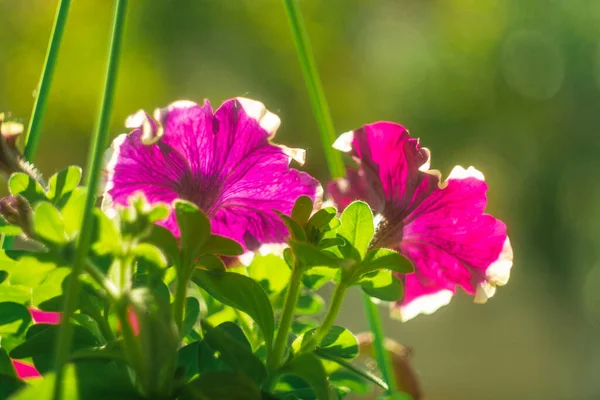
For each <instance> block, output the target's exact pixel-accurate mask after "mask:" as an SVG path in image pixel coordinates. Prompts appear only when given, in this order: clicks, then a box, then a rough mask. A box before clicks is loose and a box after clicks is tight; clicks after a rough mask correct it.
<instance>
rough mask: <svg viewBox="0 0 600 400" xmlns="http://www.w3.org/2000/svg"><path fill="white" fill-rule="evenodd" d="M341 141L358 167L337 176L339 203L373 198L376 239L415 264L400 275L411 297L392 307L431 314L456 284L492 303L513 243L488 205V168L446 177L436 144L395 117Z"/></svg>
mask: <svg viewBox="0 0 600 400" xmlns="http://www.w3.org/2000/svg"><path fill="white" fill-rule="evenodd" d="M334 147H335V148H337V149H338V150H341V151H344V152H348V153H350V154H351V155H352V156H353V157H354V159H355V160H356V162H357V164H358V169H351V168H349V169H348V175H347V177H346V178H343V179H338V180H336V181H333V182H331V183H330V184H329V186H328V192H329V194H330V196H331V197H332V198H333V200H334V201H335V202H336V203H337V205H338V206H339V207H340V208H344V207H346V206H347V205H348V204H349V203H350V202H351V201H353V200H356V199H361V200H364V201H366V202H368V203H369V204H370V205H371V207H372V208H373V210H374V212H375V213H378V214H380V216H381V222H379V224H378V227H377V231H376V233H375V237H374V239H373V242H372V244H371V246H372V247H373V248H378V247H387V248H393V249H396V250H398V251H400V252H401V253H402V254H403V255H404V256H406V257H407V258H408V259H410V260H411V261H412V263H413V264H414V267H415V272H414V273H411V274H409V275H406V276H403V277H401V279H403V280H404V285H405V294H404V299H403V301H402V302H399V303H398V304H394V305H393V307H392V315H395V316H396V317H399V318H400V319H402V320H404V321H405V320H408V319H411V318H413V317H415V316H416V315H418V314H421V313H424V314H431V313H433V312H434V311H435V310H437V309H438V308H439V307H441V306H443V305H446V304H448V303H449V302H450V300H451V299H452V296H453V295H454V294H455V292H456V287H457V286H460V287H462V288H463V289H464V290H465V291H466V292H467V293H468V294H470V295H474V296H475V302H476V303H485V302H486V301H487V299H488V298H489V297H491V296H492V295H493V294H494V292H495V288H496V286H498V285H504V284H506V283H507V281H508V278H509V274H510V268H511V267H512V257H513V254H512V248H511V246H510V241H509V240H508V236H507V234H506V226H505V225H504V223H503V222H502V221H500V220H497V219H495V218H494V217H492V216H491V215H488V214H484V212H483V211H484V209H485V206H486V204H487V198H486V191H487V185H486V183H485V181H484V177H483V174H482V173H481V172H479V171H478V170H476V169H475V168H473V167H469V168H468V169H464V168H462V167H459V166H457V167H454V169H453V170H452V172H451V173H450V175H449V176H448V178H447V179H446V180H445V181H443V182H442V180H441V174H440V172H439V171H436V170H430V169H429V165H430V154H429V150H427V149H425V148H421V147H420V146H419V141H418V139H413V138H411V137H410V135H409V133H408V131H407V130H406V129H405V128H404V127H402V126H401V125H398V124H394V123H391V122H378V123H374V124H371V125H365V126H363V127H362V128H360V129H358V130H355V131H353V132H348V133H344V134H342V135H341V136H340V137H339V138H338V140H337V141H336V142H335V144H334Z"/></svg>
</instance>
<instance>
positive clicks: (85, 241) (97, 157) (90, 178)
mask: <svg viewBox="0 0 600 400" xmlns="http://www.w3.org/2000/svg"><path fill="white" fill-rule="evenodd" d="M127 4H128V0H117V3H116V6H115V12H114V22H113V30H112V37H111V43H110V50H109V53H108V66H107V71H106V82H105V85H104V93H103V97H102V103H101V106H100V116H99V118H98V122H97V125H96V131H95V135H94V140H93V142H92V146H91V149H90V154H91V159H90V161H89V164H88V174H87V185H88V191H87V195H86V199H85V207H84V210H83V222H82V224H81V230H80V232H81V233H80V236H79V240H78V243H77V251H76V252H75V260H74V262H73V272H72V274H71V279H70V280H69V284H68V287H67V290H66V293H65V305H64V315H63V319H62V322H61V325H60V332H59V336H58V343H57V347H56V354H55V370H56V381H55V382H56V383H55V385H54V400H60V398H61V395H62V381H63V372H64V371H63V369H64V366H65V364H66V362H67V360H68V358H69V349H70V347H71V346H70V344H71V337H72V329H71V325H70V324H69V320H70V319H71V316H72V315H73V311H74V310H75V308H76V305H77V301H78V298H79V289H80V288H79V275H80V274H81V272H82V271H83V270H84V267H85V261H86V258H87V255H88V251H89V249H90V244H91V240H92V230H91V228H92V225H93V214H92V210H93V207H94V204H95V202H96V188H97V186H98V182H99V180H100V175H101V172H102V171H101V167H102V158H103V153H104V149H105V148H106V145H107V143H106V142H107V138H108V127H109V123H110V117H111V111H112V106H113V99H114V93H115V87H116V81H117V67H118V64H119V56H120V54H121V44H122V39H123V31H124V28H125V15H126V11H127Z"/></svg>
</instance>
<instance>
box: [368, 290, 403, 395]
mask: <svg viewBox="0 0 600 400" xmlns="http://www.w3.org/2000/svg"><path fill="white" fill-rule="evenodd" d="M363 300H364V303H365V312H366V314H367V318H368V320H369V326H370V327H371V332H372V333H373V348H374V349H375V359H376V360H377V364H378V365H379V369H380V370H381V374H382V375H383V380H384V381H385V382H386V383H387V385H388V391H387V392H388V394H393V393H396V392H397V391H398V386H397V384H396V379H395V375H394V365H393V364H392V359H391V358H390V353H389V352H388V351H387V349H386V348H385V334H384V333H383V325H382V324H381V318H380V317H379V310H378V309H377V305H376V304H375V303H373V300H371V298H370V297H369V295H367V294H366V293H363Z"/></svg>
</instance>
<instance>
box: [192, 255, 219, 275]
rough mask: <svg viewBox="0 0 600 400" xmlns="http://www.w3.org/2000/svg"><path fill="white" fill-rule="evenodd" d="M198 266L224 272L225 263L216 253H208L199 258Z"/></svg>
mask: <svg viewBox="0 0 600 400" xmlns="http://www.w3.org/2000/svg"><path fill="white" fill-rule="evenodd" d="M196 268H202V269H205V270H207V271H211V272H215V273H224V272H225V263H223V260H221V259H220V258H219V257H217V256H215V255H212V254H206V255H204V256H202V257H200V258H199V259H198V261H197V262H196Z"/></svg>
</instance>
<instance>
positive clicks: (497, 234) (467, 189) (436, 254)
mask: <svg viewBox="0 0 600 400" xmlns="http://www.w3.org/2000/svg"><path fill="white" fill-rule="evenodd" d="M486 190H487V185H486V184H485V181H484V180H483V174H481V172H479V171H477V170H476V169H474V168H472V167H471V168H469V169H467V170H465V169H464V168H462V167H455V169H454V170H453V172H452V173H451V174H450V176H449V177H448V180H447V181H446V182H444V183H443V184H442V185H440V187H439V188H437V189H436V190H434V191H433V192H432V193H431V194H430V195H429V196H428V197H427V198H426V199H425V200H424V201H423V202H421V203H420V204H419V206H418V207H417V208H416V209H415V210H414V211H413V212H412V213H411V214H410V215H409V216H408V217H407V218H406V221H405V226H404V229H403V232H402V234H403V237H402V242H401V244H400V250H401V251H402V253H403V254H404V255H405V256H406V257H408V258H409V259H410V260H411V261H412V262H413V263H414V265H415V272H414V274H411V275H409V276H407V277H406V280H407V283H408V282H409V281H414V280H417V281H418V282H420V283H421V285H422V286H423V287H426V288H427V290H428V291H434V292H435V291H436V290H448V289H450V290H453V288H454V287H455V286H460V287H461V288H463V289H464V290H465V292H467V293H468V294H470V295H476V297H475V301H476V302H484V301H485V300H487V298H489V297H491V296H492V295H493V294H494V291H495V286H496V285H501V284H505V283H506V282H507V281H508V276H509V272H510V268H511V266H512V248H511V247H510V241H509V240H508V237H507V234H506V226H505V225H504V223H503V222H502V221H500V220H497V219H495V218H494V217H492V216H491V215H488V214H484V213H483V210H484V209H485V206H486V203H487V199H486V194H485V193H486ZM405 293H406V297H405V299H404V301H403V304H402V306H407V305H409V304H410V303H411V302H412V301H415V299H417V298H418V297H420V296H423V295H427V294H428V293H419V292H417V293H412V292H411V288H410V287H407V288H406V291H405Z"/></svg>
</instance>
